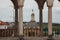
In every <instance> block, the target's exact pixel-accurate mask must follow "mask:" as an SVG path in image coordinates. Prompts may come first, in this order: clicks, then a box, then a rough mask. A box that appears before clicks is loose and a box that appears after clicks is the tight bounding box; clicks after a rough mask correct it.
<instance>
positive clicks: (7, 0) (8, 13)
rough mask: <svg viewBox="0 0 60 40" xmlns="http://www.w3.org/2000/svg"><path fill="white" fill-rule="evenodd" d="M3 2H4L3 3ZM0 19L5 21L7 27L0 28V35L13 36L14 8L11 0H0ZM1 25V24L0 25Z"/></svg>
mask: <svg viewBox="0 0 60 40" xmlns="http://www.w3.org/2000/svg"><path fill="white" fill-rule="evenodd" d="M3 2H4V3H3ZM0 20H2V21H3V22H5V23H6V25H5V26H7V28H4V26H3V25H2V26H3V28H2V29H0V31H1V33H0V35H1V36H0V37H9V36H14V30H13V28H14V25H15V24H14V23H15V9H14V4H13V3H12V2H11V0H0ZM0 26H1V25H0ZM7 30H8V31H7ZM3 31H4V33H2V32H3ZM7 33H8V34H7Z"/></svg>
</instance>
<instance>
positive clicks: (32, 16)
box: [31, 9, 35, 22]
mask: <svg viewBox="0 0 60 40" xmlns="http://www.w3.org/2000/svg"><path fill="white" fill-rule="evenodd" d="M31 22H35V15H34V12H33V9H32V14H31Z"/></svg>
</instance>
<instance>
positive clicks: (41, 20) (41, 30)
mask: <svg viewBox="0 0 60 40" xmlns="http://www.w3.org/2000/svg"><path fill="white" fill-rule="evenodd" d="M42 18H43V16H42V9H40V14H39V25H40V36H43V26H42V25H43V19H42Z"/></svg>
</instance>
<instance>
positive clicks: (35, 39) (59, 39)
mask: <svg viewBox="0 0 60 40" xmlns="http://www.w3.org/2000/svg"><path fill="white" fill-rule="evenodd" d="M53 38H54V40H60V37H53ZM24 39H25V40H47V37H24ZM0 40H19V38H18V37H0Z"/></svg>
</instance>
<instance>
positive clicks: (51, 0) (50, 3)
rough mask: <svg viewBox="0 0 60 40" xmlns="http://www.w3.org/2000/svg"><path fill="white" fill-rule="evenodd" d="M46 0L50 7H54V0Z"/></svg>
mask: <svg viewBox="0 0 60 40" xmlns="http://www.w3.org/2000/svg"><path fill="white" fill-rule="evenodd" d="M46 2H47V6H48V7H52V6H53V2H54V0H47V1H46Z"/></svg>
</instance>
